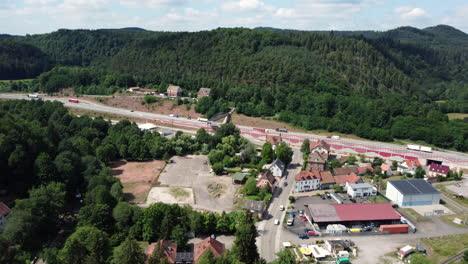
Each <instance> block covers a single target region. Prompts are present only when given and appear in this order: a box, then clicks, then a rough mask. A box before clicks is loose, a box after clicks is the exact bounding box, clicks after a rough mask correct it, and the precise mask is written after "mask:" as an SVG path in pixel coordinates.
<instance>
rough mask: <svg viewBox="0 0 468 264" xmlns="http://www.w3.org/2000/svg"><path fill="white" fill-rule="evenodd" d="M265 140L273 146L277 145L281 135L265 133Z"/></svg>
mask: <svg viewBox="0 0 468 264" xmlns="http://www.w3.org/2000/svg"><path fill="white" fill-rule="evenodd" d="M265 141H266V142H268V143H270V144H271V145H273V146H279V144H281V141H282V139H281V136H272V135H267V136H266V139H265Z"/></svg>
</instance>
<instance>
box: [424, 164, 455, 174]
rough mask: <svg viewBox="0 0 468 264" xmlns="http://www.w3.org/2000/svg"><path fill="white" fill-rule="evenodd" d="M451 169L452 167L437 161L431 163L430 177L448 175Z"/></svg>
mask: <svg viewBox="0 0 468 264" xmlns="http://www.w3.org/2000/svg"><path fill="white" fill-rule="evenodd" d="M449 171H450V167H449V166H447V165H441V164H437V163H431V165H430V166H429V172H428V175H427V176H428V177H438V176H442V177H447V176H448V174H449Z"/></svg>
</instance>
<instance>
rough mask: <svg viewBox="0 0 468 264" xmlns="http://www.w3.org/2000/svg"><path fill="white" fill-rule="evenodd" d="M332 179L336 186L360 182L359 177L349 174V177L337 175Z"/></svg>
mask: <svg viewBox="0 0 468 264" xmlns="http://www.w3.org/2000/svg"><path fill="white" fill-rule="evenodd" d="M334 178H335V182H336V183H337V184H342V183H357V182H359V181H360V180H361V177H360V176H358V175H356V174H355V173H351V174H349V175H337V176H334Z"/></svg>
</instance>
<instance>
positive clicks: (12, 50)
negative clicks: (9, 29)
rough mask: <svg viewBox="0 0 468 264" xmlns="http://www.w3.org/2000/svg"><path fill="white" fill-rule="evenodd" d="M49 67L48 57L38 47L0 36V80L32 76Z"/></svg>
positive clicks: (50, 65) (50, 64)
mask: <svg viewBox="0 0 468 264" xmlns="http://www.w3.org/2000/svg"><path fill="white" fill-rule="evenodd" d="M51 68H52V62H51V61H50V58H49V57H48V56H47V55H46V54H45V53H44V52H43V51H41V50H40V49H39V48H37V47H35V46H33V45H30V44H25V43H20V42H18V41H16V40H13V39H11V38H1V37H0V80H15V79H27V78H34V77H36V76H37V75H39V74H41V73H43V72H46V71H48V70H50V69H51Z"/></svg>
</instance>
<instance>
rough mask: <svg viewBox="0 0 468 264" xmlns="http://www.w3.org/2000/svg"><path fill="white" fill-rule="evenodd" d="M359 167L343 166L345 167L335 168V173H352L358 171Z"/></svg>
mask: <svg viewBox="0 0 468 264" xmlns="http://www.w3.org/2000/svg"><path fill="white" fill-rule="evenodd" d="M358 172H359V169H358V167H343V168H335V169H333V174H334V175H335V176H338V175H349V174H351V173H358Z"/></svg>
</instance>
